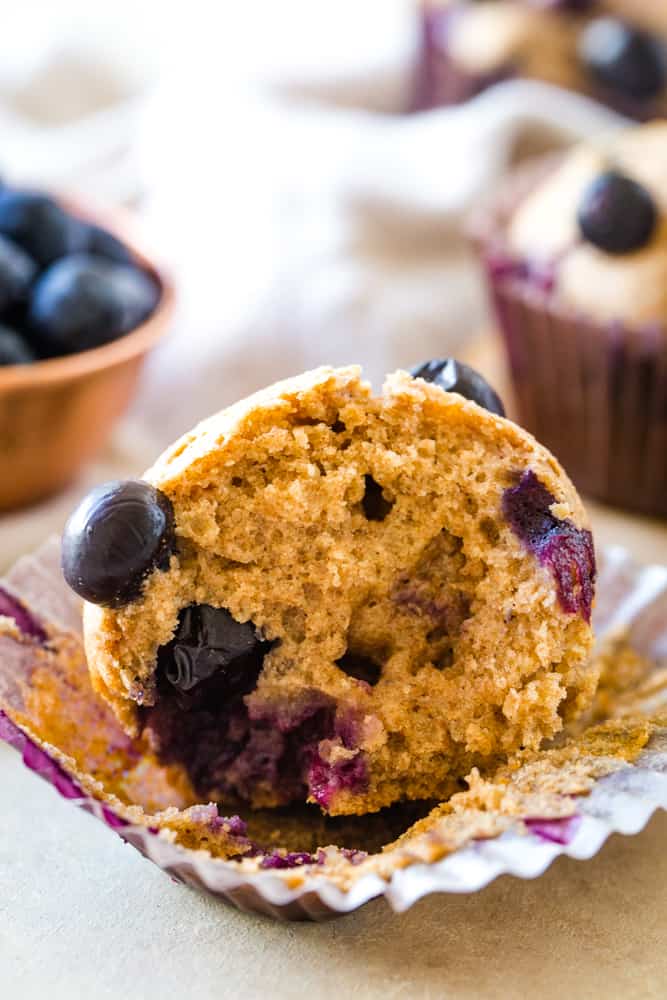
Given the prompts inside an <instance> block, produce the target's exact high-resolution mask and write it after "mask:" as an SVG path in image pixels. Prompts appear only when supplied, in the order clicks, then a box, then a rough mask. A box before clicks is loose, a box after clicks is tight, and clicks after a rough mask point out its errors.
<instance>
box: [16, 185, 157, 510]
mask: <svg viewBox="0 0 667 1000" xmlns="http://www.w3.org/2000/svg"><path fill="white" fill-rule="evenodd" d="M119 221H120V224H119ZM127 230H128V226H127V224H126V223H124V220H123V219H122V218H120V220H119V217H118V215H115V216H111V217H109V218H107V216H106V215H104V214H103V213H101V212H99V210H96V209H90V208H88V207H86V206H85V205H83V204H82V203H79V202H76V201H74V200H65V199H58V198H55V197H52V196H51V195H47V194H44V193H41V192H33V191H22V190H18V189H15V188H12V187H3V188H1V189H0V432H1V433H0V472H2V473H4V474H3V475H0V510H8V509H11V508H15V507H19V506H23V505H25V504H28V503H32V502H34V501H37V500H40V499H42V498H44V497H46V496H48V495H50V494H52V493H54V492H56V491H57V490H59V489H61V488H63V487H64V486H65V485H66V484H67V483H68V482H70V481H71V480H72V479H73V478H74V476H75V475H76V473H77V471H78V470H79V468H80V467H81V466H82V464H83V463H85V462H86V461H87V460H89V459H90V458H92V457H93V455H94V454H95V453H96V452H97V451H99V449H100V448H101V447H102V446H103V445H104V443H105V442H106V440H107V439H108V437H109V434H110V432H111V430H112V428H113V425H114V423H115V421H116V420H117V419H118V418H119V417H120V416H121V414H122V413H123V411H124V410H125V408H126V407H127V405H128V403H129V401H130V399H131V396H132V394H133V391H134V387H135V385H136V383H137V380H138V377H139V373H140V370H141V367H142V364H143V361H144V359H145V357H146V355H147V353H148V351H150V349H151V348H152V347H153V346H154V345H155V344H156V343H157V341H158V340H159V339H160V338H161V337H162V335H163V334H164V332H165V330H166V327H167V325H168V322H169V318H170V316H171V313H172V308H173V291H172V288H171V284H170V282H169V280H168V279H167V278H166V276H165V275H164V274H163V273H162V272H161V271H160V270H158V269H157V268H156V266H155V265H154V264H153V263H152V261H151V260H150V259H149V258H147V257H146V255H145V254H144V253H143V252H142V251H141V249H140V248H139V247H138V246H137V245H136V244H135V242H134V240H133V239H130V238H128V232H127Z"/></svg>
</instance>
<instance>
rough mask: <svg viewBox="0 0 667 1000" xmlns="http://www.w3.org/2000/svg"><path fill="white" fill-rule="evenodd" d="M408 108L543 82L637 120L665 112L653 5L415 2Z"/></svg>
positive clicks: (660, 26)
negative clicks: (416, 37)
mask: <svg viewBox="0 0 667 1000" xmlns="http://www.w3.org/2000/svg"><path fill="white" fill-rule="evenodd" d="M419 18H420V30H421V42H420V50H419V56H418V66H417V76H416V84H415V94H414V102H413V106H414V109H415V110H423V109H426V108H432V107H438V106H440V105H450V104H458V103H460V102H462V101H466V100H468V99H469V98H471V97H474V96H475V95H476V94H479V93H481V92H482V91H483V90H486V89H487V87H489V86H491V85H492V84H494V83H497V82H499V81H501V80H506V79H511V78H514V77H525V78H529V79H535V80H542V81H544V82H546V83H551V84H555V85H557V86H560V87H564V88H565V89H567V90H574V91H577V92H578V93H582V94H586V95H587V96H590V97H593V98H595V99H597V100H599V101H601V102H602V103H604V104H607V105H608V106H610V107H611V108H613V109H614V110H616V111H619V112H621V113H623V114H626V115H628V116H629V117H631V118H636V119H638V120H640V121H646V120H649V119H651V118H654V117H658V116H661V115H663V114H667V10H666V9H665V5H664V4H663V3H662V0H423V2H422V3H421V4H420V5H419Z"/></svg>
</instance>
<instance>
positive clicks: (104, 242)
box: [86, 225, 134, 265]
mask: <svg viewBox="0 0 667 1000" xmlns="http://www.w3.org/2000/svg"><path fill="white" fill-rule="evenodd" d="M86 249H87V250H88V253H93V254H96V255H97V256H98V257H104V259H105V260H112V261H114V263H115V264H128V265H131V264H134V257H133V256H132V252H131V251H130V249H129V247H126V246H125V244H124V243H122V242H121V241H120V240H119V239H118V238H117V237H116V236H114V235H113V233H110V232H109V231H108V229H103V228H102V227H101V226H93V225H90V226H88V239H87V243H86Z"/></svg>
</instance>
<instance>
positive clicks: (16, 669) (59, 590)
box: [0, 541, 667, 920]
mask: <svg viewBox="0 0 667 1000" xmlns="http://www.w3.org/2000/svg"><path fill="white" fill-rule="evenodd" d="M601 562H602V567H601V573H600V580H599V588H598V594H599V598H598V605H597V609H596V619H597V621H596V625H597V632H598V636H599V637H603V638H604V637H605V636H606V637H610V636H613V635H615V634H618V633H620V632H624V633H626V634H627V636H628V639H629V641H630V642H631V644H632V646H633V647H635V648H636V649H637V650H638V651H639V652H640V653H641V654H642V655H643V656H645V657H649V658H650V660H651V663H652V666H651V667H650V668H649V673H648V674H646V673H645V674H644V676H643V677H642V679H641V684H640V686H639V690H638V691H637V693H636V697H634V699H633V697H629V696H628V692H627V691H626V692H625V694H624V695H621V696H619V706H618V709H619V714H622V712H623V704H622V702H623V699H624V698H625V699H626V701H627V703H628V706H629V707H631V709H632V712H633V713H635V714H634V716H633V717H634V718H636V717H637V716H636V713H637V711H638V709H639V708H641V710H642V711H643V712H644V713H645V716H646V718H648V717H649V716H651V717H653V718H654V719H657V720H658V721H657V723H656V724H654V725H651V726H650V727H649V726H648V724H645V725H644V729H645V731H646V732H649V731H650V734H651V735H650V738H649V739H648V742H646V741H644V743H645V745H644V744H637V746H638V747H639V746H640V745H641V746H642V747H643V748H642V749H641V750H638V751H637V753H634V754H625V755H623V754H621V755H620V756H619V758H618V760H615V761H613V762H612V763H611V764H610V758H608V757H607V758H600V759H601V761H602V765H603V766H601V768H600V772H599V773H600V774H602V775H604V776H602V777H598V778H597V779H595V778H593V779H591V780H590V781H589V785H588V787H587V789H586V791H588V792H589V794H571V795H561V796H556V799H557V800H558V801H560V802H561V803H562V806H561V807H558V808H556V809H555V810H554V811H552V812H551V814H550V815H548V816H545V815H539V816H536V815H535V813H534V812H533V813H532V814H531V815H526V814H524V815H520V814H519V815H513V816H504V817H498V816H493V815H492V814H489V815H488V816H487V817H486V822H485V821H484V819H485V818H484V816H478V817H477V819H476V823H475V824H473V825H472V826H471V825H470V823H467V818H466V817H465V816H464V817H463V818H462V822H461V823H460V824H459V831H458V835H457V827H456V824H455V825H454V827H452V826H451V825H450V826H449V827H448V830H449V833H448V835H447V837H444V838H443V837H442V836H441V834H440V833H439V826H438V824H437V822H434V823H432V824H431V825H430V826H429V823H430V821H429V820H422V821H421V822H419V823H417V824H416V825H415V827H414V829H413V831H409V832H408V833H406V834H404V835H403V836H402V837H401V838H400V839H399V841H398V842H397V844H396V845H395V846H392V847H391V848H390V849H389V850H388V851H387V852H386V853H380V854H379V855H375V856H373V857H369V858H366V859H365V860H364V858H365V856H364V855H363V854H362V853H360V852H354V851H349V850H348V851H345V850H340V851H339V850H338V849H335V848H329V849H327V850H326V851H319V852H318V853H317V855H316V856H315V857H311V856H309V855H304V856H303V858H300V857H297V858H296V862H297V864H298V862H299V861H304V862H305V863H303V864H302V865H301V866H300V867H287V866H285V867H284V868H282V867H281V868H277V867H276V859H275V858H272V859H269V870H264V869H263V868H262V863H261V862H260V863H259V864H258V862H257V860H256V859H253V857H252V856H248V857H247V858H246V859H245V860H242V861H230V860H223V859H221V858H219V857H217V858H216V857H213V856H211V854H210V853H209V852H207V851H206V850H204V849H202V848H203V847H204V846H205V841H202V839H201V836H199V839H195V841H193V840H192V837H193V830H194V833H195V834H197V831H199V834H201V830H202V829H206V830H211V831H213V833H212V835H211V840H214V839H215V836H216V835H217V836H218V837H219V838H222V840H223V842H224V841H225V838H226V839H227V842H229V843H233V842H234V841H235V838H236V839H237V840H238V842H239V844H241V843H243V839H244V838H243V830H242V829H241V827H242V826H243V824H239V826H238V828H237V827H236V826H235V820H234V819H231V820H224V819H221V818H219V817H217V809H216V807H215V806H211V805H201V806H194V807H191V808H189V809H187V808H186V809H185V810H182V811H180V812H179V811H178V810H177V809H166V810H165V811H163V812H161V813H159V814H157V815H156V817H155V818H154V819H151V817H147V816H146V815H145V814H142V821H141V822H133V817H134V816H138V813H136V814H135V812H133V810H134V809H136V807H133V806H130V807H128V806H127V803H125V804H123V803H122V802H120V801H119V800H117V799H114V797H113V795H109V794H108V793H106V792H105V789H104V788H103V787H102V786H101V785H100V784H99V782H98V781H97V779H96V778H95V761H94V760H91V762H90V774H83V775H82V772H81V770H80V768H79V770H75V769H74V768H73V766H72V761H71V758H68V757H67V755H66V754H64V753H63V752H62V751H61V750H59V749H58V747H56V746H54V745H52V744H49V742H48V740H47V739H46V738H45V737H44V736H43V734H40V733H39V732H38V731H36V728H35V727H36V726H37V727H38V721H36V720H35V719H32V720H28V722H27V723H26V718H27V717H26V714H25V699H26V692H27V693H28V694H29V693H30V690H31V687H30V685H31V670H32V669H33V667H34V663H32V665H31V657H32V660H35V659H39V657H40V656H42V653H40V651H39V650H40V647H39V642H35V639H37V640H43V639H44V638H45V637H47V636H48V639H49V642H51V643H53V642H55V643H56V646H57V647H58V644H59V647H58V648H60V650H61V652H60V653H57V654H56V655H64V653H63V652H62V650H63V649H66V648H67V647H68V646H69V648H70V649H76V648H78V650H79V653H80V634H79V629H80V615H79V611H80V609H79V606H78V603H77V602H76V600H74V599H73V598H72V596H71V595H70V593H69V591H68V589H67V587H66V586H65V584H64V582H63V581H62V578H61V576H60V572H59V546H58V543H57V541H52V542H50V543H48V544H47V545H46V546H45V547H43V548H42V549H41V550H40V551H38V552H37V553H35V555H33V556H28V557H25V558H24V559H22V560H20V561H19V562H18V563H17V564H16V566H15V567H14V569H13V570H12V571H11V572H10V573H9V574H8V576H7V577H6V578H5V580H4V581H2V590H1V591H0V595H1V599H0V614H3V615H5V616H7V615H10V617H13V618H14V619H15V620H16V622H17V623H18V625H19V627H20V628H23V630H24V634H23V635H21V634H20V633H19V631H18V630H16V633H15V635H14V636H12V635H11V630H10V634H9V635H8V634H4V635H3V636H2V643H1V644H0V707H2V708H3V709H4V712H3V711H0V738H3V739H4V740H6V741H7V742H8V743H10V744H11V745H13V746H14V747H15V748H16V749H17V750H19V751H20V752H21V753H22V755H23V759H24V762H25V763H26V765H27V766H28V767H29V768H31V769H32V770H34V771H35V772H36V773H38V774H39V775H40V776H42V777H43V778H45V779H46V780H47V781H49V782H50V783H51V784H52V785H53V786H54V787H55V788H56V789H57V791H58V792H60V794H62V795H64V796H65V797H67V798H69V799H70V800H71V801H72V802H73V804H75V805H78V806H80V807H81V808H83V809H85V810H86V811H88V812H90V813H92V814H93V815H94V816H96V817H97V818H98V819H100V820H102V821H103V822H104V823H106V824H107V825H108V826H110V827H111V828H112V829H114V830H115V831H116V832H118V833H119V834H120V836H121V837H122V838H123V839H124V840H125V841H127V842H128V843H130V844H132V846H134V847H135V848H136V849H137V850H138V851H140V852H141V853H142V854H143V855H144V856H145V857H146V858H148V859H149V860H151V861H153V862H154V863H155V864H156V865H158V866H159V867H160V868H162V869H163V870H164V871H166V872H167V873H168V874H169V875H170V876H172V878H174V879H176V880H178V881H181V882H184V883H188V884H190V885H192V886H195V887H197V888H199V889H201V890H204V891H206V892H208V893H210V894H212V895H214V896H217V897H220V898H222V899H225V900H226V901H228V902H231V903H232V904H233V905H235V906H237V907H238V908H239V909H242V910H246V911H253V912H259V913H264V914H267V915H270V916H273V917H277V918H279V919H283V920H299V919H300V920H304V919H310V920H324V919H327V918H330V917H334V916H339V915H342V914H345V913H349V912H351V911H353V910H356V909H357V908H358V907H360V906H362V905H363V904H364V903H366V902H368V901H369V900H371V899H374V898H376V897H378V896H384V897H385V898H386V899H387V901H388V903H389V904H390V905H391V906H392V907H393V909H394V910H396V911H403V910H406V909H407V908H408V907H410V906H411V905H412V904H413V903H415V902H416V901H417V900H418V899H420V898H421V897H422V896H425V895H427V894H429V893H433V892H457V893H467V892H475V891H477V890H479V889H481V888H483V887H484V886H485V885H487V884H488V883H489V882H491V881H492V880H493V879H495V878H497V877H498V876H499V875H502V874H512V875H516V876H518V877H521V878H534V877H536V876H538V875H540V874H542V873H543V872H544V871H545V870H546V869H547V868H548V867H549V865H550V864H551V862H552V861H553V860H554V859H555V858H556V857H558V856H559V855H561V854H564V855H567V856H569V857H572V858H577V859H582V860H583V859H587V858H590V857H592V856H593V855H594V854H596V853H597V851H598V850H599V849H600V847H601V846H602V845H603V844H604V842H605V841H606V839H607V838H608V837H609V836H610V835H611V834H612V833H622V834H626V835H629V834H635V833H638V832H639V831H640V830H641V829H643V827H644V826H645V825H646V823H647V822H648V820H649V819H650V817H651V816H652V814H653V813H654V812H655V810H656V809H658V808H663V809H667V715H666V714H665V704H666V701H667V698H666V687H667V682H666V680H665V670H664V661H665V660H667V568H665V567H658V566H651V567H644V568H639V567H637V566H636V565H634V564H633V563H632V562H631V560H630V559H629V557H628V556H627V554H625V553H624V552H623V550H621V549H611V550H608V551H607V552H606V553H605V554H604V557H603V559H602V560H601ZM12 600H17V601H18V603H17V604H16V605H15V611H12ZM22 608H25V609H29V614H28V616H27V618H26V620H25V621H22V610H21V609H22ZM5 620H6V619H5ZM31 622H32V623H33V624H32V625H31V624H30V623H31ZM35 622H36V623H37V624H36V625H35V624H34V623H35ZM42 627H43V631H42ZM31 628H32V630H33V633H32V634H33V639H32V640H31V639H30V629H31ZM26 631H27V633H28V639H27V640H26V635H25V632H26ZM51 655H53V654H51ZM84 666H85V664H84ZM41 669H42V671H43V663H42V668H41ZM87 697H88V696H87ZM89 697H90V698H91V699H92V698H93V697H94V696H92V692H91V694H90V696H89ZM67 707H68V706H67V705H66V704H65V703H64V702H63V701H62V699H61V700H60V702H59V703H58V712H59V715H61V716H62V715H63V710H65V712H66V709H67ZM628 710H629V708H628ZM92 711H93V712H94V713H99V718H98V720H97V721H98V722H99V727H100V732H101V734H102V737H103V740H102V742H103V743H104V740H106V743H104V752H109V753H111V752H112V751H113V745H112V744H113V738H116V737H113V732H112V730H111V729H109V732H110V733H112V737H113V738H112V739H111V743H109V738H108V734H107V732H106V730H105V728H104V727H105V726H107V727H108V726H110V725H111V724H113V725H115V723H113V720H112V723H109V722H108V713H106V709H105V708H104V706H100V705H98V704H94V705H92ZM105 713H106V714H105ZM640 718H641V717H640ZM89 722H90V720H89ZM633 725H634V729H633ZM641 729H642V723H641V722H640V723H639V724H629V725H628V733H629V734H632V733H633V732H638V731H640V730H641ZM24 730H25V731H24ZM118 732H120V731H118ZM27 733H30V736H32V737H33V738H30V736H29V735H27ZM603 737H604V727H603ZM629 738H630V737H629ZM117 739H118V740H119V743H121V742H122V741H123V739H125V738H124V737H123V735H122V734H120V735H119V736H118V737H117ZM573 739H574V737H573ZM603 745H604V744H603ZM598 752H600V751H598ZM624 757H625V759H624ZM628 761H631V763H628ZM73 772H74V773H73ZM552 798H553V797H552ZM139 812H141V810H139ZM450 818H451V817H450ZM466 823H467V825H466ZM152 824H155V825H152ZM157 827H160V829H158V828H157ZM452 831H453V832H452ZM179 839H180V842H179ZM188 842H196V844H197V849H192V848H190V847H188V846H184V844H185V843H188ZM246 843H247V840H246ZM276 857H278V858H279V857H280V856H279V855H277V856H276Z"/></svg>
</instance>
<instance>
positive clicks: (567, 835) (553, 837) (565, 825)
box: [524, 815, 581, 845]
mask: <svg viewBox="0 0 667 1000" xmlns="http://www.w3.org/2000/svg"><path fill="white" fill-rule="evenodd" d="M524 824H525V826H526V827H527V829H528V830H529V831H530V832H531V833H534V834H535V835H536V836H538V837H541V838H542V840H547V841H549V843H551V844H562V845H566V844H571V843H572V841H573V840H574V838H575V837H576V835H577V832H578V830H579V827H580V826H581V816H579V815H574V816H564V817H562V818H560V819H540V818H539V817H533V818H529V819H526V820H524Z"/></svg>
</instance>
